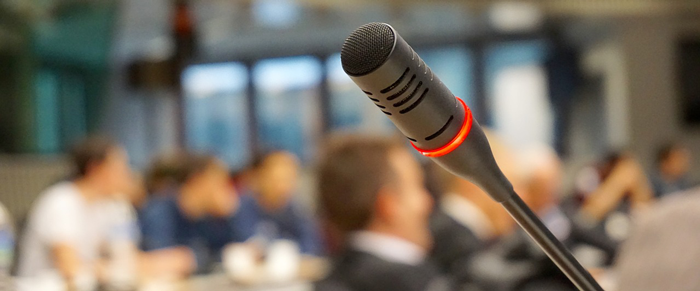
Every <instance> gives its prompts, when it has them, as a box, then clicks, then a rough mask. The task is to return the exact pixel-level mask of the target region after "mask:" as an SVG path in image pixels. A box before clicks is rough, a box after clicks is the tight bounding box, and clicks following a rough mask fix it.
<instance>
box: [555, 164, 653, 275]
mask: <svg viewBox="0 0 700 291" xmlns="http://www.w3.org/2000/svg"><path fill="white" fill-rule="evenodd" d="M652 202H653V191H652V188H651V185H650V183H649V181H648V179H647V177H646V175H645V173H644V170H643V169H642V167H641V165H640V164H639V162H637V161H636V160H635V158H634V157H633V156H631V155H630V154H628V153H614V154H612V155H610V156H609V157H608V158H606V159H605V160H603V162H602V163H600V164H599V165H598V166H597V167H588V168H585V169H584V170H582V171H581V172H580V173H579V175H578V177H577V178H576V194H575V195H574V196H573V199H570V200H569V201H565V203H564V204H562V206H563V209H564V210H566V211H568V212H569V213H572V216H573V217H575V219H576V223H577V224H578V225H580V226H581V227H583V228H585V229H587V231H588V232H589V233H594V232H597V233H598V234H599V235H598V236H599V237H600V238H605V239H607V240H609V241H611V242H612V244H613V245H615V247H614V248H608V250H606V251H607V252H608V254H607V256H608V262H607V263H612V259H613V258H614V257H615V256H616V254H615V252H616V250H617V244H618V243H619V242H621V241H623V240H624V239H625V238H626V237H627V235H628V234H629V233H630V231H631V228H632V216H633V214H634V213H635V212H639V211H642V210H644V209H646V208H648V207H649V205H650V204H651V203H652Z"/></svg>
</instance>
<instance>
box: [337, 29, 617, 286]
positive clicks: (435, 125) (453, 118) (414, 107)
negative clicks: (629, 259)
mask: <svg viewBox="0 0 700 291" xmlns="http://www.w3.org/2000/svg"><path fill="white" fill-rule="evenodd" d="M340 57H341V62H342V64H343V70H344V71H345V72H346V73H347V74H348V75H349V76H350V78H351V79H352V80H353V81H354V82H355V84H357V85H358V86H359V87H360V89H362V91H363V92H364V93H365V94H366V95H367V97H369V99H370V100H371V101H373V102H374V104H375V105H376V106H377V107H378V108H379V109H380V110H381V111H382V112H383V113H384V114H386V115H387V117H388V118H389V119H391V121H392V122H393V123H394V124H395V125H396V127H397V128H398V129H399V130H400V131H401V132H402V133H403V134H404V135H405V136H406V137H407V138H408V139H409V140H410V141H411V144H412V145H413V147H414V148H415V149H416V150H417V151H419V152H420V153H421V154H423V155H425V156H427V157H430V158H431V159H432V160H433V161H435V162H436V163H438V164H439V165H440V166H442V167H443V168H445V169H446V170H448V171H450V172H451V173H453V174H455V175H457V176H460V177H462V178H464V179H467V180H470V181H472V182H474V183H475V184H477V185H479V187H481V188H482V189H484V190H485V191H486V193H488V194H489V195H490V196H491V198H493V199H494V200H495V201H496V202H498V203H500V204H501V205H502V206H503V207H504V208H505V209H506V210H507V211H508V213H510V215H511V217H513V219H515V221H516V222H517V223H518V224H519V225H520V227H522V229H523V230H525V232H527V234H528V235H529V236H530V237H531V238H532V239H533V240H534V241H535V242H536V243H537V244H538V245H539V246H540V248H541V249H542V250H543V251H544V252H545V253H546V254H547V256H549V258H550V259H551V260H552V261H553V262H554V263H555V264H556V265H557V267H559V269H560V270H561V271H562V272H563V273H564V274H565V275H566V276H567V277H568V278H569V280H571V282H572V283H574V285H576V287H577V288H578V289H579V290H581V291H602V290H603V289H602V288H601V287H600V285H598V283H597V282H596V281H595V279H593V277H592V276H591V274H590V273H589V272H588V271H586V269H584V268H583V266H581V264H580V263H579V262H578V261H577V260H576V258H574V256H573V255H571V253H570V252H569V250H567V249H566V247H565V246H564V245H563V244H562V243H561V242H560V241H559V240H558V239H557V238H556V237H554V235H553V234H552V232H551V231H549V229H547V227H546V226H545V225H544V224H543V223H542V221H540V219H539V218H538V217H537V216H536V215H535V214H534V213H533V212H532V210H531V209H530V208H529V207H528V206H527V205H526V204H525V202H523V200H522V199H520V196H518V194H517V193H515V191H514V190H513V186H512V185H511V184H510V181H508V179H506V177H505V176H504V175H503V173H502V172H501V169H500V168H499V167H498V165H497V164H496V161H495V160H494V158H493V154H492V153H491V147H490V145H489V143H488V140H487V139H486V136H485V135H484V133H483V131H482V130H481V127H480V126H479V123H478V122H476V120H474V118H473V117H472V114H471V110H470V109H469V107H467V105H466V104H465V103H464V101H462V100H461V99H459V98H456V97H455V96H454V95H453V94H452V92H450V90H449V89H447V87H446V86H445V85H444V84H443V83H442V82H441V81H440V79H439V78H438V77H437V76H435V75H434V74H433V72H432V71H431V70H430V68H429V67H428V66H427V65H426V64H425V62H423V60H422V59H421V58H420V57H419V56H418V54H416V52H415V51H413V49H412V48H411V47H410V46H409V45H408V44H407V43H406V41H404V40H403V38H401V36H400V35H399V34H398V33H397V32H396V31H395V30H394V28H393V27H391V26H389V25H388V24H385V23H369V24H366V25H363V26H362V27H360V28H358V29H356V30H355V31H354V32H353V33H352V34H351V35H350V36H349V37H348V38H347V39H346V40H345V43H344V44H343V49H342V50H341V53H340Z"/></svg>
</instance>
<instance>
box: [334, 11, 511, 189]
mask: <svg viewBox="0 0 700 291" xmlns="http://www.w3.org/2000/svg"><path fill="white" fill-rule="evenodd" d="M364 27H366V30H370V32H371V33H374V34H379V35H380V36H381V37H380V38H379V39H373V40H369V41H375V42H378V43H373V44H371V45H369V46H368V45H367V44H366V42H367V41H368V39H369V38H370V36H369V33H368V32H365V33H362V34H358V35H351V36H350V38H348V40H347V41H346V43H345V45H344V46H343V50H342V52H341V60H342V62H343V68H344V69H345V72H346V73H347V74H348V75H349V76H350V78H351V79H352V80H353V81H354V82H355V84H357V85H358V86H359V87H360V89H362V91H363V92H364V93H365V94H366V95H367V97H369V99H370V100H371V101H373V102H374V104H375V105H377V107H379V108H380V109H381V111H382V112H383V113H384V114H386V115H387V117H389V119H391V121H392V122H393V123H394V124H395V125H396V127H397V128H398V129H399V130H400V131H401V132H402V133H403V134H404V135H405V136H406V137H407V138H408V139H409V140H410V141H411V143H412V144H413V146H414V147H415V148H416V149H418V150H419V151H421V152H431V151H439V150H440V149H441V148H444V147H445V145H450V144H453V145H455V146H458V147H459V150H454V149H453V150H451V151H444V153H437V154H434V155H428V156H430V157H432V158H433V160H434V161H435V162H436V163H438V164H440V165H441V166H442V167H444V168H445V169H447V170H448V171H450V172H451V173H453V174H455V175H457V176H460V177H462V178H464V179H468V180H470V181H472V182H474V183H475V184H477V185H479V186H480V187H481V188H483V189H484V190H485V191H486V192H487V193H488V194H489V195H491V197H492V198H493V199H494V200H496V201H498V202H503V201H506V200H507V199H508V198H509V197H510V196H512V193H513V187H512V186H511V184H510V182H509V181H508V179H506V177H505V176H504V175H503V173H502V172H501V170H500V169H499V168H498V165H497V164H496V161H495V160H494V158H493V154H492V153H491V147H490V146H489V143H488V140H487V139H486V136H485V135H484V133H483V131H482V130H481V127H480V126H479V123H478V122H477V121H476V120H474V119H473V116H472V114H471V110H469V108H468V107H467V106H466V105H465V104H464V103H463V102H461V100H459V99H457V98H455V96H454V95H453V94H452V92H450V90H449V89H448V88H447V87H446V86H445V85H444V84H443V83H442V81H440V79H439V78H438V77H437V76H435V74H434V73H433V71H432V70H431V69H430V68H429V67H428V66H427V65H426V64H425V62H423V60H422V59H421V58H420V56H418V54H416V52H415V51H413V49H412V48H411V47H410V46H409V45H408V43H406V41H405V40H404V39H403V38H402V37H401V36H400V35H399V34H398V33H396V32H395V31H394V30H393V28H392V27H391V26H389V25H387V24H369V26H367V25H366V26H364ZM358 30H359V29H358ZM376 48H380V49H381V50H383V51H381V52H380V53H378V54H376V53H375V52H373V51H367V50H368V49H372V50H376ZM387 52H388V54H387ZM373 53H375V54H376V56H372V55H373ZM368 55H370V56H372V57H374V58H375V59H379V60H374V59H373V60H368V59H367V56H368ZM381 58H384V60H383V61H382V60H381ZM373 61H374V62H373ZM358 62H359V63H360V64H359V65H358V64H357V63H358ZM469 125H470V126H471V128H470V130H469V131H467V132H466V134H468V136H469V138H468V139H464V140H462V143H461V144H456V143H454V142H453V139H454V138H455V137H456V136H458V135H459V133H460V131H461V130H463V129H464V127H466V126H469ZM464 137H466V135H465V136H464Z"/></svg>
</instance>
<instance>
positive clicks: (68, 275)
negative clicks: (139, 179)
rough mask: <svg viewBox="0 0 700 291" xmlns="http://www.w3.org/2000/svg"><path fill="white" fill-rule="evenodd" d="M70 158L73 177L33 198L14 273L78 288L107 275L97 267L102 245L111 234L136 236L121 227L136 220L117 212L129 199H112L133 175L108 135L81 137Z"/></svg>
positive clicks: (122, 236) (127, 237) (121, 152)
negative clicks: (124, 200)
mask: <svg viewBox="0 0 700 291" xmlns="http://www.w3.org/2000/svg"><path fill="white" fill-rule="evenodd" d="M71 159H72V162H73V164H74V166H75V169H76V170H77V176H76V177H75V178H74V179H72V180H70V181H66V182H61V183H58V184H56V185H54V186H51V187H50V188H48V189H47V190H45V191H44V192H43V193H42V194H40V195H39V198H38V199H37V201H36V202H35V203H34V206H33V208H32V210H31V212H30V214H29V218H28V222H27V228H26V230H25V233H24V236H23V237H24V239H23V241H22V245H21V256H20V259H19V268H18V275H19V277H21V278H26V279H27V280H26V281H30V282H38V281H44V280H57V282H61V281H63V282H65V283H67V285H68V286H69V288H78V289H80V290H82V288H92V287H93V286H94V285H95V284H97V281H99V280H103V279H106V278H104V275H105V274H104V273H102V272H100V271H102V270H104V268H103V267H104V266H106V264H107V261H106V260H105V259H102V258H101V254H102V253H103V252H102V251H103V249H102V247H103V246H104V245H105V244H107V243H108V242H109V241H110V240H111V239H113V238H119V239H121V238H126V239H127V240H135V238H134V237H133V236H131V231H130V230H128V228H129V226H127V227H126V229H125V228H124V226H125V225H124V223H127V224H131V225H135V222H133V220H131V221H129V220H130V218H129V217H125V216H124V215H121V214H123V213H124V211H121V210H123V209H124V208H123V207H120V206H126V207H127V209H128V204H121V205H120V204H119V203H117V202H116V200H115V198H116V197H117V195H118V193H120V192H123V191H127V189H128V188H129V187H130V183H131V182H132V181H131V178H132V176H131V172H130V169H129V164H128V157H127V154H126V152H125V151H124V149H123V148H122V147H121V146H119V145H118V144H116V143H115V142H113V141H111V140H109V139H107V138H101V137H93V138H88V139H85V140H83V141H81V142H80V143H78V144H77V145H76V146H75V147H74V148H73V149H72V151H71ZM132 218H133V217H132ZM115 231H117V233H115ZM131 243H133V244H134V245H135V241H132V242H131ZM134 251H135V249H134ZM57 284H62V283H57ZM29 289H32V288H29Z"/></svg>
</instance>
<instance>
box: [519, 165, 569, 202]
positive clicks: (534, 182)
mask: <svg viewBox="0 0 700 291" xmlns="http://www.w3.org/2000/svg"><path fill="white" fill-rule="evenodd" d="M561 176H562V174H561V166H560V165H559V163H558V161H551V162H549V163H545V164H542V165H540V166H539V167H537V169H535V170H534V173H532V177H531V178H530V181H529V187H528V188H529V189H528V191H527V195H526V196H525V197H524V198H523V199H525V200H526V201H525V202H527V204H528V205H529V206H530V208H532V210H534V211H535V212H540V211H547V210H548V209H550V208H551V207H552V206H554V205H556V204H558V195H559V189H560V188H561V179H562V177H561Z"/></svg>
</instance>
